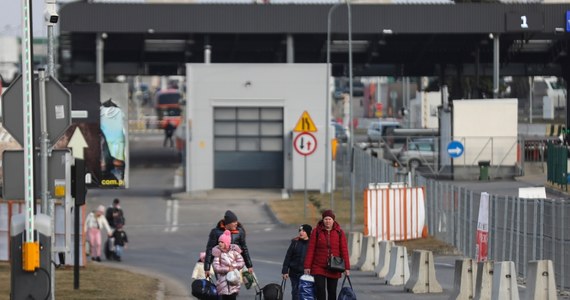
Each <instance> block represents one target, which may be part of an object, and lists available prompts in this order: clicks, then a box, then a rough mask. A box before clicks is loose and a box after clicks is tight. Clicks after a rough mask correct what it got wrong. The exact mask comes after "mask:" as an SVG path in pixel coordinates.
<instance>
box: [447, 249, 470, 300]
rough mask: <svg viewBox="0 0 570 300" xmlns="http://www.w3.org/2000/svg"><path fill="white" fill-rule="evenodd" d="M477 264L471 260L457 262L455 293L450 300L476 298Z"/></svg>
mask: <svg viewBox="0 0 570 300" xmlns="http://www.w3.org/2000/svg"><path fill="white" fill-rule="evenodd" d="M476 277H477V264H476V262H475V261H474V260H473V259H471V258H465V259H458V260H456V261H455V274H454V282H453V293H452V294H451V297H450V298H449V299H450V300H451V299H453V300H471V299H473V298H474V297H475V279H476Z"/></svg>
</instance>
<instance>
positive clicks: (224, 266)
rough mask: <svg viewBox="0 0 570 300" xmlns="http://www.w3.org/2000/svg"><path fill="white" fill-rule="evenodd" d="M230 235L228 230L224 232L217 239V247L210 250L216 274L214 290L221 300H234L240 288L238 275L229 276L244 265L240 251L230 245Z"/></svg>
mask: <svg viewBox="0 0 570 300" xmlns="http://www.w3.org/2000/svg"><path fill="white" fill-rule="evenodd" d="M231 241H232V234H231V233H230V231H229V230H226V231H224V233H223V234H222V235H220V237H219V239H218V245H217V246H215V247H214V248H212V256H213V257H214V263H213V265H214V272H215V273H216V278H217V281H216V290H217V291H218V295H219V296H221V298H222V300H235V299H236V298H237V295H238V294H239V290H240V287H241V282H240V275H239V274H233V275H234V278H230V276H229V274H230V273H231V272H235V271H238V273H239V270H241V269H242V268H243V266H244V265H245V262H244V260H243V257H242V256H241V249H240V247H239V246H238V245H236V244H231Z"/></svg>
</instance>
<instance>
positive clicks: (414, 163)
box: [398, 138, 438, 169]
mask: <svg viewBox="0 0 570 300" xmlns="http://www.w3.org/2000/svg"><path fill="white" fill-rule="evenodd" d="M435 141H436V140H435V139H433V138H419V139H413V140H409V141H408V143H406V144H405V145H404V147H403V148H402V150H401V151H400V153H399V155H398V160H399V161H400V163H401V164H403V165H404V166H407V167H408V168H414V169H415V168H419V167H421V166H426V165H434V164H435V163H436V162H437V158H438V151H437V148H436V142H435Z"/></svg>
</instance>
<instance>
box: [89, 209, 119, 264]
mask: <svg viewBox="0 0 570 300" xmlns="http://www.w3.org/2000/svg"><path fill="white" fill-rule="evenodd" d="M104 213H105V206H103V205H99V206H98V207H97V209H96V210H94V211H92V212H90V213H89V215H87V218H86V219H85V224H84V225H83V231H84V232H85V233H87V238H88V240H89V244H90V246H91V247H90V249H91V260H93V261H101V229H105V231H106V232H107V236H109V237H111V236H112V234H113V230H112V229H111V226H109V223H108V222H107V219H105V216H104V215H103V214H104Z"/></svg>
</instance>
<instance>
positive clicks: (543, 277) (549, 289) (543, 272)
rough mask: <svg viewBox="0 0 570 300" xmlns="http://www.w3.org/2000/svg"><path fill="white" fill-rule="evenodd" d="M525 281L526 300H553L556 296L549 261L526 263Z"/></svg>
mask: <svg viewBox="0 0 570 300" xmlns="http://www.w3.org/2000/svg"><path fill="white" fill-rule="evenodd" d="M527 272H528V277H527V281H526V291H527V292H526V299H527V300H534V299H541V300H553V299H558V297H557V295H556V280H555V278H554V267H553V265H552V261H551V260H533V261H529V262H528V268H527Z"/></svg>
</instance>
